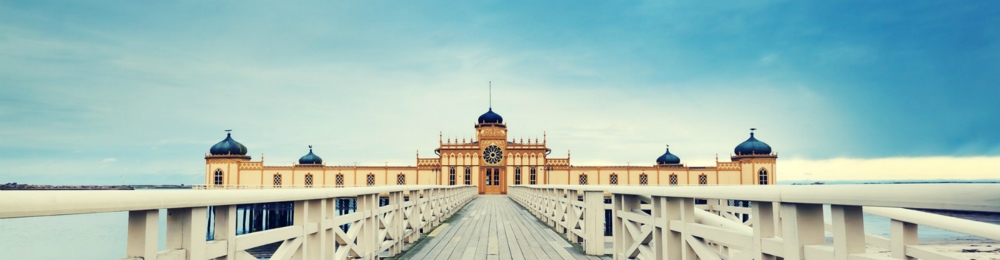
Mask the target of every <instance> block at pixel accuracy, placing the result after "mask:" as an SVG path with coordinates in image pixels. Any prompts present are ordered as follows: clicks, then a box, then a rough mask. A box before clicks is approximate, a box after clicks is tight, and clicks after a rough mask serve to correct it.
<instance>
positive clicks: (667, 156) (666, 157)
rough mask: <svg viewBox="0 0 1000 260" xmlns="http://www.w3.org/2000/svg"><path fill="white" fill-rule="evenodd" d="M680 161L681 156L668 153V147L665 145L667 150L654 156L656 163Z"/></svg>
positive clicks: (675, 162) (676, 162)
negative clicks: (658, 155) (656, 156)
mask: <svg viewBox="0 0 1000 260" xmlns="http://www.w3.org/2000/svg"><path fill="white" fill-rule="evenodd" d="M678 163H681V158H680V157H677V156H676V155H674V154H672V153H670V147H667V152H665V153H663V155H660V157H659V158H656V164H678Z"/></svg>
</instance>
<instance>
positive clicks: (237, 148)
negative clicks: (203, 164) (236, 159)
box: [208, 133, 247, 155]
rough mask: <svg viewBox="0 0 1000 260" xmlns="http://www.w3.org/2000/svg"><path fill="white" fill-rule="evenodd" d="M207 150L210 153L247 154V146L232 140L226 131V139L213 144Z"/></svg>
mask: <svg viewBox="0 0 1000 260" xmlns="http://www.w3.org/2000/svg"><path fill="white" fill-rule="evenodd" d="M208 152H209V153H211V154H212V155H247V147H246V146H243V144H241V143H240V142H237V141H236V140H233V137H232V136H231V134H230V133H226V139H224V140H222V141H221V142H219V143H217V144H215V145H213V146H212V149H209V150H208Z"/></svg>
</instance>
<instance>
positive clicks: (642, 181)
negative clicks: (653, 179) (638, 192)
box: [639, 173, 649, 185]
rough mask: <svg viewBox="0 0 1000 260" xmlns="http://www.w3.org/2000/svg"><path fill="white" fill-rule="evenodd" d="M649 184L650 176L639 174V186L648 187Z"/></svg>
mask: <svg viewBox="0 0 1000 260" xmlns="http://www.w3.org/2000/svg"><path fill="white" fill-rule="evenodd" d="M648 184H649V175H646V173H642V174H639V185H648Z"/></svg>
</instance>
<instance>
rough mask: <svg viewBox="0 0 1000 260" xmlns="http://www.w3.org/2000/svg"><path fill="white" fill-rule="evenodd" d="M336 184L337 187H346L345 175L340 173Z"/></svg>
mask: <svg viewBox="0 0 1000 260" xmlns="http://www.w3.org/2000/svg"><path fill="white" fill-rule="evenodd" d="M334 184H336V185H337V188H343V187H344V175H343V174H340V173H338V174H337V177H336V182H335V183H334Z"/></svg>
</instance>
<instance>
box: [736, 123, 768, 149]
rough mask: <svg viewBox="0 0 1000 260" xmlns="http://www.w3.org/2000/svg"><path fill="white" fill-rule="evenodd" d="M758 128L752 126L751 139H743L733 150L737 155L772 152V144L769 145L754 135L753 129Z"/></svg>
mask: <svg viewBox="0 0 1000 260" xmlns="http://www.w3.org/2000/svg"><path fill="white" fill-rule="evenodd" d="M754 130H757V128H750V139H747V140H746V141H743V143H741V144H740V145H737V146H736V149H734V150H733V152H735V153H736V155H769V154H771V146H770V145H767V144H766V143H764V142H761V141H760V140H757V138H754V137H753V131H754Z"/></svg>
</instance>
